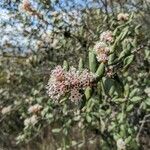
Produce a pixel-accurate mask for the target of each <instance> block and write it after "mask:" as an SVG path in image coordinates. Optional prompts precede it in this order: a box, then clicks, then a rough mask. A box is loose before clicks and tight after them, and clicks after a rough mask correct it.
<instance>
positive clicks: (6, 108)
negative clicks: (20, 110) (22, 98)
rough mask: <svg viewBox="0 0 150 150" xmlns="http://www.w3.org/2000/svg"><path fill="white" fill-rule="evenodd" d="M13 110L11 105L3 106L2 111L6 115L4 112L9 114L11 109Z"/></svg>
mask: <svg viewBox="0 0 150 150" xmlns="http://www.w3.org/2000/svg"><path fill="white" fill-rule="evenodd" d="M11 110H12V106H11V105H9V106H7V107H3V108H2V110H1V113H2V114H3V115H4V114H8V113H10V111H11Z"/></svg>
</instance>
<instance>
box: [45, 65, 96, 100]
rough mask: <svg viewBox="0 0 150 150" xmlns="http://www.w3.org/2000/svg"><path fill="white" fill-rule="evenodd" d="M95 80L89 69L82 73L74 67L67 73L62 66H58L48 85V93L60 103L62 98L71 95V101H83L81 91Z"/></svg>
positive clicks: (52, 73) (53, 71)
mask: <svg viewBox="0 0 150 150" xmlns="http://www.w3.org/2000/svg"><path fill="white" fill-rule="evenodd" d="M94 79H95V75H94V74H93V73H91V72H89V71H88V70H87V69H85V70H83V71H82V72H80V71H78V70H77V69H76V68H74V67H70V69H69V71H65V70H64V69H63V68H62V67H61V66H57V67H56V68H55V69H54V70H52V72H51V76H50V79H49V82H48V85H47V87H46V88H47V93H48V95H49V96H50V98H51V99H53V100H56V101H58V100H59V99H60V98H61V96H65V95H66V94H69V95H70V100H71V101H73V102H77V101H79V100H81V98H82V94H81V91H82V90H83V89H85V88H86V87H88V86H90V85H91V84H92V82H93V81H94Z"/></svg>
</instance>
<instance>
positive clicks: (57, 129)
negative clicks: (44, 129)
mask: <svg viewBox="0 0 150 150" xmlns="http://www.w3.org/2000/svg"><path fill="white" fill-rule="evenodd" d="M60 131H61V129H60V128H55V129H52V132H53V133H59V132H60Z"/></svg>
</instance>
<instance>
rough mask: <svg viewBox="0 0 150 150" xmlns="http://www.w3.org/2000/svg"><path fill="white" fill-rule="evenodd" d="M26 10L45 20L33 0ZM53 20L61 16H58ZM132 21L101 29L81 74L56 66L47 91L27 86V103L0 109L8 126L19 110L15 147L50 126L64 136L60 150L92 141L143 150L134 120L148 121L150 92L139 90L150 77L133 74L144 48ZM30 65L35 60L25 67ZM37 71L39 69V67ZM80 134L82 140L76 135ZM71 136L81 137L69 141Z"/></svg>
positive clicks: (118, 20) (125, 18)
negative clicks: (134, 64) (12, 116)
mask: <svg viewBox="0 0 150 150" xmlns="http://www.w3.org/2000/svg"><path fill="white" fill-rule="evenodd" d="M22 8H23V9H24V10H25V11H26V12H29V13H30V15H36V16H37V17H38V18H39V19H41V20H42V19H43V18H42V15H41V14H40V13H37V12H36V10H34V9H33V8H32V6H31V4H30V3H29V1H28V0H24V1H23V3H22ZM52 15H55V16H57V13H56V14H52ZM133 19H134V14H130V15H129V14H124V13H120V14H118V16H115V17H112V19H111V20H110V26H109V29H105V30H104V29H103V28H102V29H99V30H100V32H99V35H98V36H97V37H94V38H93V39H94V41H93V43H92V42H91V43H90V46H89V49H88V51H89V53H88V65H87V62H85V61H83V60H82V59H81V58H80V60H79V64H78V67H77V65H75V66H76V68H75V67H72V65H71V66H70V64H69V63H70V62H69V63H68V62H66V61H64V64H63V66H62V67H61V66H59V65H57V66H56V67H55V68H54V69H53V70H51V72H50V73H49V75H50V77H49V79H47V78H46V79H45V78H44V79H45V80H46V81H45V80H44V81H45V82H44V85H43V81H42V84H41V78H40V79H39V78H38V79H39V80H38V81H36V82H39V84H38V85H36V88H33V89H28V86H27V87H26V89H28V95H30V96H28V97H26V96H24V95H21V96H20V97H21V98H23V99H24V101H23V102H22V103H21V104H20V103H19V102H18V101H16V102H14V104H13V105H8V106H5V107H2V108H1V116H2V120H4V123H7V120H6V122H5V117H7V116H9V115H10V116H11V113H10V112H12V114H13V110H15V109H16V108H18V109H17V113H16V114H15V115H16V116H17V115H18V116H17V118H19V119H20V120H21V121H20V122H21V123H20V124H21V125H20V124H19V125H20V126H21V127H20V128H21V130H20V131H19V135H18V136H17V138H16V140H15V142H17V143H18V144H19V143H21V142H28V141H30V140H31V139H32V138H33V137H34V135H36V134H37V133H39V134H41V130H42V129H44V128H45V126H48V127H50V129H49V130H50V131H49V132H50V134H51V135H52V138H53V135H54V136H58V137H57V139H59V138H60V137H59V135H62V136H61V137H62V139H61V140H60V141H61V142H60V144H58V145H56V146H55V149H72V148H75V149H76V148H79V149H80V148H84V149H86V147H84V146H85V145H86V144H87V142H88V141H90V142H89V143H92V142H93V143H94V142H95V143H98V144H97V145H99V147H100V148H102V149H110V148H111V149H118V150H125V149H135V150H136V149H137V148H138V146H139V136H140V132H141V131H140V129H139V126H138V125H137V122H136V120H134V118H135V116H136V115H138V114H141V113H144V114H145V115H147V113H148V111H149V109H147V108H148V106H149V99H148V98H147V97H148V96H149V90H148V87H145V85H144V86H143V87H144V88H145V90H144V93H143V91H142V90H141V88H140V85H139V83H141V81H140V79H144V78H145V76H146V75H147V74H146V75H145V76H144V75H143V74H142V75H139V78H138V81H136V79H134V78H132V77H131V74H130V73H132V72H130V69H131V68H132V63H134V62H136V55H137V54H138V51H139V50H140V49H141V47H142V46H143V45H142V41H140V32H141V31H140V26H139V25H136V24H134V23H133ZM101 30H103V31H101ZM67 38H68V37H67ZM57 42H58V41H56V44H57ZM63 42H64V41H63ZM64 43H65V42H64ZM54 45H55V44H54ZM69 46H70V48H71V45H69ZM53 47H55V46H53ZM142 48H144V46H143V47H142ZM34 59H35V60H36V58H34V57H33V60H34ZM86 59H87V58H86ZM31 60H32V59H31ZM33 60H32V61H33ZM28 61H30V58H29V59H27V60H26V63H27V62H28ZM36 61H38V60H36ZM39 62H40V61H39ZM33 66H35V68H36V63H35V64H34V61H33ZM24 70H26V71H28V69H26V68H24ZM31 70H32V68H31ZM10 76H11V75H10ZM12 76H13V75H12ZM19 76H21V77H22V74H21V73H20V74H19ZM31 76H32V75H30V73H29V72H27V77H26V78H25V82H26V81H28V80H29V82H27V84H29V83H31V84H34V82H32V80H30V77H31ZM23 77H24V76H23ZM23 77H22V78H23ZM8 78H10V77H8ZM14 80H15V79H14ZM20 82H22V80H21V81H20ZM144 82H145V83H147V80H146V79H145V80H144ZM45 86H46V88H45ZM45 91H46V92H45ZM47 95H48V96H47ZM75 104H76V105H75ZM139 108H140V109H139ZM135 114H136V115H135ZM146 117H149V116H148V115H147V116H146ZM3 118H4V119H3ZM76 129H78V132H79V133H78V134H79V135H76V132H74V131H73V130H76ZM76 131H77V130H76ZM46 132H47V131H46ZM58 133H59V135H58ZM70 133H73V134H74V135H75V136H77V137H76V138H73V137H70V138H68V137H69V136H70ZM88 134H89V135H90V136H91V137H90V138H88V137H87V135H88ZM54 139H55V138H54ZM57 139H56V141H57Z"/></svg>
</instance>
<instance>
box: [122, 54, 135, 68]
mask: <svg viewBox="0 0 150 150" xmlns="http://www.w3.org/2000/svg"><path fill="white" fill-rule="evenodd" d="M133 60H134V55H130V56H128V57H126V58H125V60H124V65H125V66H124V68H127V67H128V66H129V65H130V64H131V63H132V62H133Z"/></svg>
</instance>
